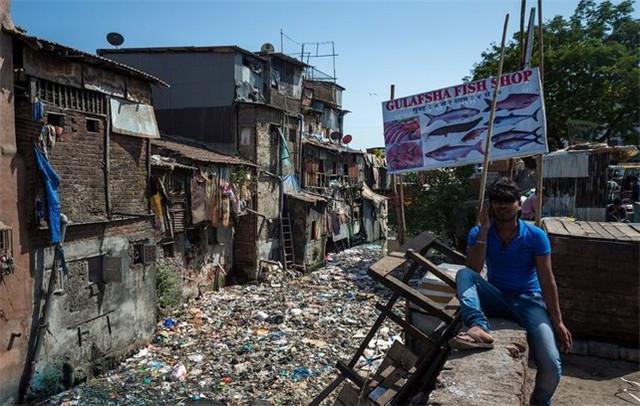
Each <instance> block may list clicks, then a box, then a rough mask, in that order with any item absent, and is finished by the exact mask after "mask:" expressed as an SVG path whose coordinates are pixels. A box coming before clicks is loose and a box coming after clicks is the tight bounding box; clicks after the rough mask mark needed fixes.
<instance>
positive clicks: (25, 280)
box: [0, 0, 33, 405]
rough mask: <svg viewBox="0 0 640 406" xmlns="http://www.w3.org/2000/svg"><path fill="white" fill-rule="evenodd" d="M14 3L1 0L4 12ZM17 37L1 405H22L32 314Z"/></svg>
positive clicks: (0, 87) (6, 48)
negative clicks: (19, 142)
mask: <svg viewBox="0 0 640 406" xmlns="http://www.w3.org/2000/svg"><path fill="white" fill-rule="evenodd" d="M3 11H7V12H8V11H9V1H8V0H0V13H2V12H3ZM14 97H15V93H14V88H13V60H12V44H11V38H10V37H9V36H8V35H7V34H5V33H4V32H2V31H0V179H2V181H1V182H0V222H2V223H4V224H5V225H6V226H9V227H11V229H12V234H13V256H14V257H13V259H14V266H15V267H14V273H13V274H11V275H7V276H6V277H5V278H4V282H3V283H0V368H1V369H2V371H3V372H2V373H0V404H3V405H4V404H10V403H12V402H13V401H15V400H17V396H18V386H19V384H20V376H21V374H22V370H23V368H24V361H25V359H26V353H27V343H28V338H29V329H30V328H31V312H32V306H33V305H32V297H33V289H32V278H31V273H30V272H29V245H28V241H27V237H26V232H27V230H26V227H25V223H24V221H23V219H22V218H21V217H20V216H21V213H20V212H19V207H20V206H21V205H22V202H23V200H24V199H25V193H24V188H23V185H24V163H23V161H22V159H21V157H20V155H18V154H17V153H16V151H17V146H16V137H15V122H14Z"/></svg>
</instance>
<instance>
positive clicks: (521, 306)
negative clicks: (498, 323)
mask: <svg viewBox="0 0 640 406" xmlns="http://www.w3.org/2000/svg"><path fill="white" fill-rule="evenodd" d="M456 283H457V285H458V300H459V301H460V310H461V312H462V319H463V320H464V324H465V325H467V326H468V327H471V326H478V327H480V328H482V329H483V330H485V331H489V330H490V326H489V322H488V320H487V316H489V317H503V318H508V319H511V320H514V321H516V322H518V324H520V325H521V326H522V327H523V328H524V329H525V330H527V337H528V340H529V345H530V346H531V349H532V351H533V356H534V359H535V362H536V367H537V368H538V373H537V375H536V385H535V388H534V390H533V393H532V394H531V404H534V405H550V404H551V397H552V396H553V392H554V391H555V390H556V386H558V382H559V381H560V376H561V375H562V366H561V365H560V352H559V351H558V347H557V345H556V340H555V336H554V333H553V327H552V325H551V320H550V319H549V314H548V313H547V308H546V305H545V303H544V299H543V297H542V295H540V294H537V293H533V294H531V293H523V294H513V295H510V294H505V293H503V292H501V291H500V290H498V288H496V287H495V286H493V285H491V284H490V283H489V282H487V281H486V280H484V279H483V278H482V276H480V274H478V273H477V272H475V271H473V270H472V269H469V268H463V269H461V270H459V271H458V274H457V275H456Z"/></svg>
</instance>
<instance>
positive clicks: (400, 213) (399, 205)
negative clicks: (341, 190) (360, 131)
mask: <svg viewBox="0 0 640 406" xmlns="http://www.w3.org/2000/svg"><path fill="white" fill-rule="evenodd" d="M389 93H390V100H393V99H395V98H396V85H391V87H390V89H389ZM398 179H399V181H398ZM393 194H394V196H395V201H396V218H397V222H398V242H399V243H400V245H402V244H404V241H405V237H406V236H405V229H406V227H405V219H404V188H403V186H402V174H397V175H393Z"/></svg>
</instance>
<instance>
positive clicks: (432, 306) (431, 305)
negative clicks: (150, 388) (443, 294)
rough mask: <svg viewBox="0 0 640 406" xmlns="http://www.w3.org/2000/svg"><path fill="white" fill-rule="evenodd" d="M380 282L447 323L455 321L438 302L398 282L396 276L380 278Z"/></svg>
mask: <svg viewBox="0 0 640 406" xmlns="http://www.w3.org/2000/svg"><path fill="white" fill-rule="evenodd" d="M378 281H379V282H381V283H382V284H383V285H385V286H387V287H389V288H390V289H392V290H393V291H394V292H396V293H398V294H399V295H401V296H402V297H404V298H405V299H407V300H410V301H412V302H413V303H415V304H417V305H418V306H420V307H421V308H423V309H424V310H426V311H427V312H429V313H430V314H431V315H433V316H436V317H438V318H439V319H441V320H444V321H447V322H449V321H451V320H452V319H453V318H452V317H451V315H450V314H449V313H446V312H445V311H443V310H442V309H441V308H440V306H438V304H437V303H436V302H434V301H433V300H431V299H429V298H428V297H426V296H425V295H423V294H422V293H420V292H418V291H416V290H415V289H413V288H412V287H410V286H408V285H406V284H404V283H402V282H401V281H399V280H398V278H396V277H394V276H387V277H385V278H378Z"/></svg>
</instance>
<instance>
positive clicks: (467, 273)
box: [449, 178, 572, 405]
mask: <svg viewBox="0 0 640 406" xmlns="http://www.w3.org/2000/svg"><path fill="white" fill-rule="evenodd" d="M487 194H488V196H489V210H488V213H487V212H484V213H482V214H481V216H480V225H479V226H476V227H474V228H473V229H471V231H470V232H469V238H468V253H467V254H468V255H467V263H466V265H467V268H464V269H461V270H460V271H458V274H457V276H456V282H457V290H458V299H459V301H460V308H461V312H462V318H463V320H464V323H465V325H466V326H467V327H468V330H466V331H465V332H461V333H460V334H458V335H457V336H456V337H455V338H453V339H452V340H451V341H450V342H449V344H450V346H451V347H453V348H458V349H473V348H492V347H493V337H492V336H491V333H490V331H491V330H490V326H489V322H488V320H487V317H488V316H491V317H505V318H510V319H513V320H515V321H517V322H518V323H519V324H520V325H521V326H522V327H523V328H525V329H526V330H527V337H528V339H529V343H530V346H531V350H532V352H533V355H534V359H535V362H536V366H537V369H538V373H537V375H536V385H535V388H534V391H533V393H532V395H531V404H535V405H549V404H551V397H552V396H553V393H554V391H555V389H556V386H557V385H558V382H559V381H560V376H561V373H562V372H561V371H562V369H561V365H560V353H559V351H558V348H557V344H556V340H557V342H558V344H559V345H560V349H561V350H562V351H564V352H568V351H569V349H570V348H571V344H572V338H571V333H570V332H569V330H568V329H567V327H566V326H565V325H564V323H563V321H562V315H561V313H560V305H559V303H558V290H557V287H556V283H555V279H554V277H553V272H552V271H551V246H550V244H549V238H548V237H547V235H546V234H545V232H544V231H543V230H542V229H540V228H538V227H536V226H534V225H531V224H528V223H526V222H524V221H521V220H518V198H519V196H520V193H519V191H518V187H517V186H516V184H515V183H514V182H513V181H512V180H510V179H508V178H502V179H499V180H497V181H496V182H495V183H493V184H492V185H491V186H489V188H488V190H487ZM485 262H486V264H487V280H485V279H483V278H482V276H480V272H481V271H482V268H483V266H484V264H485ZM554 333H555V335H554Z"/></svg>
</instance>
